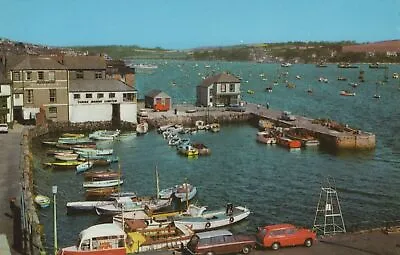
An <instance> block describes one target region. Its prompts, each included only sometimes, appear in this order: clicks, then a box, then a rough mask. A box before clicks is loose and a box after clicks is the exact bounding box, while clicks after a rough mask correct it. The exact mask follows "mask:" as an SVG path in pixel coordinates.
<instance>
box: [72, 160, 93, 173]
mask: <svg viewBox="0 0 400 255" xmlns="http://www.w3.org/2000/svg"><path fill="white" fill-rule="evenodd" d="M92 167H93V162H92V161H86V162H84V163H82V164H80V165H77V166H76V173H77V174H79V173H83V172H85V171H87V170H89V169H90V168H92Z"/></svg>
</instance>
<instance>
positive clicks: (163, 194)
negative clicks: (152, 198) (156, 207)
mask: <svg viewBox="0 0 400 255" xmlns="http://www.w3.org/2000/svg"><path fill="white" fill-rule="evenodd" d="M175 190H176V187H169V188H166V189H163V190H160V192H159V193H158V197H159V198H160V199H169V198H171V197H172V196H173V195H174V193H175Z"/></svg>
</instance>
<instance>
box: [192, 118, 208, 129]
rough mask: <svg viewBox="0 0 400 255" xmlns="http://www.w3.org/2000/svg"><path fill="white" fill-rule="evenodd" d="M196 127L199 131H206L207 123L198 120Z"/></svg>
mask: <svg viewBox="0 0 400 255" xmlns="http://www.w3.org/2000/svg"><path fill="white" fill-rule="evenodd" d="M194 125H195V127H196V128H197V130H204V129H206V124H205V122H204V121H202V120H196V122H195V124H194Z"/></svg>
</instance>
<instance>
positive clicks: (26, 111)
mask: <svg viewBox="0 0 400 255" xmlns="http://www.w3.org/2000/svg"><path fill="white" fill-rule="evenodd" d="M22 112H23V115H24V120H30V119H36V113H39V112H40V108H34V107H32V108H31V107H29V108H28V107H22Z"/></svg>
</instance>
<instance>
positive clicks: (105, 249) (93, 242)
mask: <svg viewBox="0 0 400 255" xmlns="http://www.w3.org/2000/svg"><path fill="white" fill-rule="evenodd" d="M126 237H127V235H126V233H125V232H124V230H123V229H122V228H121V227H119V226H118V225H116V224H112V223H105V224H98V225H94V226H91V227H89V228H87V229H85V230H83V231H82V232H81V233H80V234H79V241H78V242H77V244H76V245H74V246H69V247H65V248H61V249H60V251H59V252H58V253H57V254H58V255H80V254H82V255H83V254H85V255H110V254H112V255H126V254H127V251H126V247H125V243H126Z"/></svg>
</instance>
